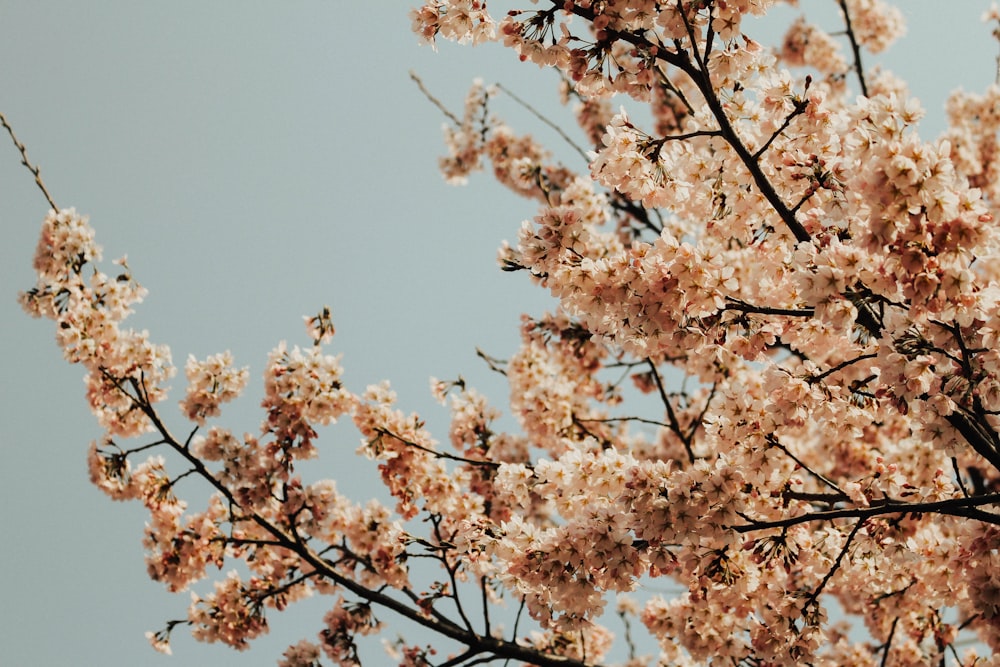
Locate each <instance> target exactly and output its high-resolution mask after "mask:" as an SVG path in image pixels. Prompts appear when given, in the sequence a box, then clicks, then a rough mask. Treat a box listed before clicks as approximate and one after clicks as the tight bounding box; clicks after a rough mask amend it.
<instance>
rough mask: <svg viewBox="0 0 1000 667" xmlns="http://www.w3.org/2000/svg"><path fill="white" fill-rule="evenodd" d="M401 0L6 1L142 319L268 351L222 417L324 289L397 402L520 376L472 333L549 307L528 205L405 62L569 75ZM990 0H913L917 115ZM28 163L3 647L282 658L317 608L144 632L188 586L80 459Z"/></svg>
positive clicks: (41, 207)
mask: <svg viewBox="0 0 1000 667" xmlns="http://www.w3.org/2000/svg"><path fill="white" fill-rule="evenodd" d="M410 4H411V2H409V1H402V0H399V1H397V0H381V1H378V2H374V1H368V2H347V1H344V0H326V1H323V2H321V1H318V0H292V1H287V0H286V1H284V2H264V1H262V0H254V1H245V2H234V1H230V2H221V1H219V2H214V3H204V2H194V1H193V0H184V1H174V2H169V3H168V2H153V1H150V0H147V1H146V2H134V1H131V2H126V1H125V0H102V1H101V2H93V3H81V2H74V1H71V0H63V1H47V0H34V1H28V0H0V111H2V112H3V113H5V114H6V115H7V117H8V119H9V120H10V121H11V122H12V123H13V124H14V127H15V129H16V130H17V132H18V134H19V135H20V138H21V139H22V140H23V141H24V142H25V143H26V144H27V146H28V150H29V154H30V156H31V157H32V158H33V159H34V160H35V161H36V162H37V163H39V164H40V165H41V167H42V170H43V176H44V177H45V180H46V182H47V184H48V186H49V188H50V191H51V192H52V195H53V197H54V198H55V200H56V202H57V203H58V204H59V205H60V206H76V207H77V208H78V210H80V211H82V212H84V213H87V214H89V215H90V216H91V220H92V223H93V224H94V226H95V227H96V228H97V231H98V239H99V242H100V243H101V244H102V245H103V246H104V248H105V257H106V259H111V258H114V257H117V256H120V255H122V254H124V253H126V252H127V253H128V255H129V261H130V265H131V266H132V268H133V271H134V273H135V275H136V277H137V278H138V279H139V281H140V282H142V283H143V284H144V285H145V286H146V287H147V288H148V289H149V291H150V295H149V297H148V299H147V301H146V303H145V304H143V305H142V306H141V307H140V311H139V314H138V316H137V317H136V318H135V326H139V327H146V328H149V330H150V332H151V335H152V338H153V340H155V341H157V342H160V343H166V344H169V345H170V346H171V348H172V350H173V354H174V361H175V363H177V364H178V365H179V366H183V362H184V359H185V358H186V357H187V355H188V353H194V354H195V355H197V356H199V357H202V356H205V355H207V354H210V353H213V352H216V351H221V350H224V349H231V350H232V351H233V353H234V354H235V356H236V358H237V361H238V363H240V364H241V365H249V366H250V368H251V378H252V382H251V388H250V390H249V391H248V394H247V397H246V398H245V399H244V400H243V401H242V402H241V403H239V404H238V405H235V406H233V407H232V408H230V410H229V411H228V412H227V413H226V416H225V422H226V424H227V425H229V426H231V427H232V428H234V429H235V430H239V431H244V430H245V431H255V430H256V429H257V427H258V425H259V422H260V418H261V414H260V412H259V410H258V409H257V408H256V405H257V402H258V400H259V396H260V383H259V377H260V369H261V368H262V365H263V362H264V360H265V359H266V355H267V352H268V351H269V350H270V349H271V347H272V346H273V345H274V344H275V343H277V342H278V341H280V340H282V339H287V340H289V341H290V342H292V343H296V342H297V343H305V342H306V341H305V338H304V332H303V329H302V325H301V316H302V315H304V314H307V313H313V312H315V311H316V310H317V309H318V308H319V307H321V306H322V305H323V304H325V303H328V304H330V305H331V306H332V308H333V313H334V318H335V321H336V324H337V329H338V333H337V336H336V338H335V339H334V343H333V346H332V349H334V350H337V351H342V352H343V353H344V360H343V364H344V366H345V368H346V374H345V380H346V382H347V384H348V385H349V387H350V388H351V389H354V390H361V389H362V388H363V387H364V386H365V385H366V384H368V383H370V382H377V381H379V380H381V379H385V378H389V379H391V380H392V381H393V385H394V387H395V388H396V389H397V391H398V392H399V394H400V398H401V405H402V407H404V409H406V410H417V411H420V412H421V413H422V414H423V415H424V416H425V417H427V418H428V421H429V423H430V425H431V426H432V427H436V432H437V433H438V434H439V437H440V438H441V439H446V437H447V436H446V432H445V430H444V425H445V424H446V415H445V413H444V412H443V411H442V410H441V409H440V408H438V407H437V406H436V404H435V403H433V401H432V400H431V399H430V397H429V396H428V393H427V379H428V376H430V375H437V376H439V377H443V378H450V377H455V376H456V375H457V374H458V373H463V374H464V375H465V376H466V377H467V378H469V379H470V380H472V382H473V384H475V385H477V386H479V387H480V388H482V389H484V390H485V391H486V393H488V394H489V395H491V397H492V398H493V399H494V402H495V403H496V404H498V405H501V406H502V405H503V404H504V403H505V393H506V392H505V389H504V387H503V386H502V385H501V384H499V383H498V382H497V381H496V379H495V377H493V376H491V374H489V373H488V372H487V371H486V370H485V368H484V367H483V365H482V364H481V363H480V362H478V361H477V359H476V357H475V347H476V346H480V347H482V348H483V349H485V350H487V351H489V352H491V353H493V354H496V355H498V356H502V357H506V356H508V355H509V354H510V353H511V351H512V350H513V349H514V347H515V345H516V341H517V325H518V316H519V314H520V313H521V312H531V313H535V314H537V313H539V312H541V311H542V310H543V309H545V308H546V307H547V305H548V304H549V301H548V299H547V297H546V296H545V295H543V294H541V293H539V292H538V291H537V290H535V289H533V288H531V287H529V285H528V283H527V280H526V278H525V277H524V276H523V275H520V274H513V275H508V274H502V273H501V272H500V271H499V270H497V269H496V267H495V263H494V258H495V253H496V248H497V246H498V245H499V242H500V241H501V240H502V239H505V238H506V239H512V238H513V237H514V234H515V233H516V229H517V227H518V225H519V223H520V221H521V220H522V219H524V218H526V217H530V216H531V215H532V214H533V206H532V205H530V204H528V203H525V202H519V201H518V200H516V199H514V198H513V197H512V196H509V195H507V194H506V193H505V192H503V191H502V190H501V189H500V188H499V187H498V186H495V185H493V184H492V183H491V182H490V180H489V178H488V177H486V176H485V175H481V176H480V177H478V178H473V180H472V183H471V184H470V185H469V186H467V187H465V188H452V187H449V186H446V185H445V184H444V183H443V181H442V179H441V177H440V176H439V175H438V173H437V170H436V159H437V156H438V155H439V154H440V153H441V150H442V142H441V136H440V126H441V123H442V120H443V119H442V117H441V115H440V113H439V112H438V111H437V110H436V109H435V108H434V107H433V106H432V105H430V104H429V103H428V102H427V101H426V100H424V99H423V97H422V96H421V95H420V93H419V92H418V91H417V89H416V87H415V86H414V85H413V83H412V82H411V81H410V80H409V76H408V71H409V70H410V69H411V68H412V69H415V70H417V71H418V72H419V73H420V74H421V75H422V76H423V78H424V80H425V81H426V83H427V85H428V87H430V88H431V89H432V90H433V91H434V92H435V93H436V94H437V95H438V96H439V97H440V98H441V99H442V101H444V102H445V103H446V104H448V105H449V106H450V107H452V108H453V109H456V110H460V108H461V102H462V98H463V96H464V92H465V90H466V89H467V86H468V84H469V82H470V81H471V79H472V78H473V77H474V76H477V75H481V76H483V77H484V79H486V80H487V81H489V82H493V81H499V82H502V83H503V84H504V85H505V86H507V87H509V88H511V89H512V90H514V91H515V92H517V93H519V94H520V95H522V96H523V97H527V98H529V99H531V100H532V102H533V103H537V106H539V107H541V108H545V109H548V110H549V112H550V113H551V114H552V116H553V118H554V119H555V120H560V121H563V122H565V121H566V119H568V118H569V115H568V114H567V113H565V111H563V112H560V110H559V109H558V107H557V106H556V104H555V101H554V100H555V95H554V92H552V91H553V88H552V86H551V84H553V83H554V81H555V79H554V77H552V76H551V75H550V74H546V73H544V72H540V71H539V70H538V69H537V68H535V67H534V66H524V65H520V64H519V63H517V62H516V58H515V57H514V56H513V55H512V54H510V53H509V52H506V51H502V50H500V49H498V48H495V47H491V48H485V49H476V50H472V49H468V48H464V49H459V48H447V47H443V48H442V49H441V52H440V53H438V54H435V53H434V52H432V51H431V50H430V49H429V48H426V47H418V46H417V44H416V38H415V37H414V36H412V35H411V34H410V32H409V19H408V17H407V9H408V7H409V6H410ZM525 4H527V2H525ZM800 4H801V5H802V8H808V7H810V6H813V5H823V6H824V7H830V6H833V5H834V3H833V2H832V0H826V1H824V2H820V0H803V1H802V2H801V3H800ZM945 4H947V6H948V9H947V11H945V10H943V9H942V8H943V7H944V6H945ZM988 4H989V3H988V2H980V1H973V0H967V1H962V2H953V3H939V2H933V1H931V0H920V1H917V0H910V2H907V3H905V9H906V11H907V14H908V15H909V19H910V35H909V36H908V37H907V38H906V39H905V40H904V41H903V43H901V44H900V45H897V46H896V47H895V48H894V49H893V50H892V51H891V52H890V54H888V56H887V58H886V62H887V64H888V66H889V67H890V68H892V69H894V70H895V71H897V72H900V73H902V74H903V75H904V77H906V78H908V79H909V80H910V82H911V87H912V89H913V91H914V92H915V93H916V95H917V96H918V97H920V98H921V99H922V100H923V101H924V104H925V106H926V107H927V109H928V111H929V118H928V122H927V123H926V124H925V127H927V128H928V131H927V132H925V133H924V134H925V136H928V137H930V136H933V135H934V134H936V133H937V132H938V131H939V130H940V128H941V127H942V116H943V114H942V112H941V108H942V104H943V99H944V97H943V96H944V94H945V92H946V91H947V90H948V89H950V88H951V87H953V86H956V85H964V86H965V87H967V88H968V89H972V90H980V89H982V88H984V87H985V86H987V85H988V84H989V83H990V82H992V80H993V76H994V72H995V64H994V60H993V59H994V56H995V53H996V47H995V43H993V42H992V41H991V39H990V37H989V29H988V28H987V27H985V26H983V25H982V24H980V23H979V15H980V14H981V13H982V11H983V10H984V9H985V8H986V7H987V6H988ZM501 108H502V109H503V110H504V111H505V116H507V117H508V118H509V120H510V122H511V124H512V125H513V126H514V127H515V128H517V129H522V130H530V131H532V132H533V133H535V134H536V135H538V136H541V137H543V138H544V140H545V141H546V142H547V143H549V144H550V145H556V144H557V143H558V138H556V137H555V135H554V133H552V132H551V131H547V130H545V129H544V128H542V127H541V125H540V124H539V123H538V122H536V121H534V120H533V119H532V118H531V117H530V116H529V115H528V114H526V113H525V112H524V111H523V110H519V109H518V108H516V107H514V106H511V105H509V104H505V105H503V106H502V107H501ZM507 112H509V113H507ZM560 114H561V115H560ZM18 162H19V158H18V155H17V153H16V151H15V150H14V148H13V147H12V146H11V145H10V143H9V142H8V141H7V140H6V138H5V137H0V225H2V228H3V230H4V232H5V242H4V243H2V244H0V285H2V286H3V290H2V294H0V297H2V298H0V331H2V340H3V341H4V342H5V343H6V344H7V347H8V352H7V354H5V355H3V356H2V357H0V376H2V377H3V378H4V382H3V383H2V385H0V420H2V426H3V430H2V434H0V448H2V452H3V454H4V458H3V464H2V466H0V503H2V506H3V511H2V514H0V529H2V531H3V538H2V541H0V545H2V546H0V571H2V572H3V594H2V595H0V662H2V663H3V664H4V665H15V666H20V665H43V666H48V665H52V666H56V665H90V664H93V665H97V664H101V665H108V666H110V667H116V666H126V665H138V664H163V665H167V664H173V665H185V666H188V665H226V664H240V665H245V666H247V667H249V666H251V665H253V666H256V665H272V664H274V662H275V660H276V659H277V657H278V656H279V655H280V653H281V651H282V650H283V649H284V647H285V646H287V645H288V644H289V643H294V642H295V641H297V640H298V639H300V638H302V637H310V638H312V637H313V636H314V635H315V632H316V631H317V630H318V629H319V628H320V622H321V617H322V604H318V605H317V604H313V603H309V606H308V607H306V608H303V609H296V610H294V611H292V612H288V613H285V614H272V615H271V617H270V620H271V624H272V633H271V635H270V636H268V637H266V638H264V639H262V640H260V641H259V642H258V643H257V644H256V645H255V647H254V648H253V649H252V650H251V651H250V652H249V653H247V654H236V653H234V652H232V651H229V650H228V649H224V648H221V647H217V646H215V647H213V646H209V645H204V644H199V643H196V642H194V641H193V640H191V639H190V637H188V636H187V634H186V632H185V631H181V632H179V635H178V636H177V637H176V639H175V642H174V652H175V656H174V657H173V658H172V659H170V658H163V657H161V656H158V655H157V654H155V653H153V652H152V650H151V649H149V648H148V644H147V642H146V640H145V638H144V636H143V633H144V631H146V630H155V629H158V628H160V627H161V626H162V623H163V621H165V620H167V619H170V618H179V617H182V616H183V615H184V612H185V609H186V607H187V604H188V597H187V595H186V594H183V595H179V596H173V595H169V594H167V593H166V592H164V591H163V590H162V588H161V587H160V586H159V585H157V584H155V583H152V582H150V581H149V580H148V579H147V577H146V574H145V565H144V563H143V559H142V550H141V546H140V540H141V537H142V526H143V523H144V520H145V517H144V511H143V510H142V508H141V507H140V506H137V505H119V504H112V503H111V502H110V501H108V500H107V499H106V498H105V497H104V496H102V495H101V494H100V493H99V492H98V491H97V490H96V489H94V488H92V487H91V486H90V484H89V482H88V481H87V474H86V464H85V453H86V449H87V446H88V443H89V442H90V440H92V439H94V438H95V437H98V436H99V435H100V431H99V429H98V427H97V425H96V423H95V422H94V421H93V419H92V418H91V416H90V415H89V413H88V412H87V410H86V408H85V404H84V400H83V384H82V382H81V370H80V369H79V368H74V367H69V366H67V365H66V364H64V363H63V362H62V361H61V358H60V355H59V352H58V350H57V349H56V347H55V345H54V344H53V342H52V338H53V334H52V329H51V326H50V325H49V324H48V323H43V322H40V321H33V320H29V319H28V318H27V317H26V316H24V315H22V314H21V312H20V311H19V309H18V307H17V305H16V303H15V294H16V292H17V291H18V290H21V289H24V288H27V287H29V286H30V285H31V284H32V281H33V278H32V275H31V270H30V261H31V256H32V252H33V249H34V246H35V242H36V238H37V236H36V235H37V230H38V226H39V222H40V221H41V219H42V217H43V216H44V214H45V211H46V209H47V205H46V204H45V202H44V200H43V199H42V197H41V195H40V193H39V192H38V191H37V190H36V189H35V187H34V184H33V183H32V179H31V176H30V175H29V174H28V172H27V171H25V170H24V169H23V168H22V167H20V166H19V164H18ZM574 166H577V167H579V166H580V165H574ZM173 385H174V387H175V397H174V398H173V400H171V404H168V405H167V407H166V414H167V415H168V417H169V418H171V419H173V420H174V422H173V423H174V424H175V425H176V426H177V427H178V428H181V426H182V425H183V424H182V422H181V420H180V419H179V413H176V412H174V409H173V407H172V404H173V403H174V401H175V400H177V399H179V398H180V396H179V394H180V393H181V391H182V388H183V378H182V377H178V378H177V379H176V380H175V381H174V383H173ZM324 435H325V436H326V437H325V439H324V441H323V442H322V443H321V448H322V450H323V459H322V466H323V467H322V470H321V471H320V472H321V473H322V474H323V475H324V476H330V477H334V478H337V479H338V480H339V483H340V487H341V489H342V490H344V491H348V492H351V493H352V495H353V496H354V497H355V498H357V499H364V498H367V497H368V496H369V495H370V493H371V491H370V486H366V480H368V479H369V478H368V477H366V474H367V472H368V471H370V469H371V468H370V464H369V463H368V462H366V461H362V460H360V459H356V458H355V457H353V451H354V449H355V447H356V446H357V444H358V443H357V436H356V434H355V433H354V432H353V431H352V430H351V429H349V428H345V429H340V430H334V431H332V432H330V433H326V434H324ZM182 492H183V491H182ZM202 590H204V589H202ZM319 602H320V603H322V602H323V601H319ZM385 620H387V621H390V622H391V621H393V620H394V619H393V618H392V617H391V616H389V615H385ZM380 660H381V658H380V657H376V659H374V660H373V661H372V662H371V663H370V664H374V665H377V664H380Z"/></svg>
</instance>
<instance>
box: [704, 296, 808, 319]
mask: <svg viewBox="0 0 1000 667" xmlns="http://www.w3.org/2000/svg"><path fill="white" fill-rule="evenodd" d="M723 310H736V311H740V312H743V313H755V314H758V315H785V316H788V317H812V316H813V315H815V314H816V309H815V308H770V307H768V306H755V305H753V304H751V303H747V302H746V301H743V300H741V299H736V298H733V297H731V296H729V297H726V306H725V308H724V309H723Z"/></svg>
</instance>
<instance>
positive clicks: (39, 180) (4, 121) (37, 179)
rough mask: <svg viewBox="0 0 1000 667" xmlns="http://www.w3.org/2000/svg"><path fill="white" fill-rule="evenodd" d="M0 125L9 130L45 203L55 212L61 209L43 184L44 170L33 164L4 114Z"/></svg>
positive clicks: (0, 116)
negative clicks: (43, 196)
mask: <svg viewBox="0 0 1000 667" xmlns="http://www.w3.org/2000/svg"><path fill="white" fill-rule="evenodd" d="M0 125H3V126H4V129H6V130H7V134H9V135H10V139H11V141H13V142H14V146H16V147H17V150H18V151H20V153H21V164H23V165H24V166H25V167H27V168H28V171H30V172H31V173H32V175H34V177H35V185H37V186H38V189H39V190H41V191H42V194H43V195H45V201H47V202H48V203H49V206H51V207H52V210H53V211H58V210H59V207H58V206H56V203H55V201H53V200H52V195H50V194H49V191H48V189H47V188H46V187H45V183H44V182H42V170H41V169H39V168H38V167H37V166H36V165H34V164H32V163H31V160H29V159H28V151H27V149H26V148H25V147H24V144H22V143H21V142H20V141H19V140H18V138H17V135H15V134H14V128H12V127H11V126H10V123H8V122H7V117H6V116H4V115H3V114H2V113H0Z"/></svg>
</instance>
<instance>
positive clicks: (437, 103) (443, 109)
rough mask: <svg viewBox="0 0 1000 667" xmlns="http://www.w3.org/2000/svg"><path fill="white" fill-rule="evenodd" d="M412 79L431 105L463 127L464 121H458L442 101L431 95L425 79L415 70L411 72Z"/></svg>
mask: <svg viewBox="0 0 1000 667" xmlns="http://www.w3.org/2000/svg"><path fill="white" fill-rule="evenodd" d="M410 78H411V79H413V81H414V83H416V84H417V88H419V89H420V92H421V93H423V94H424V97H426V98H427V99H428V100H429V101H430V103H431V104H433V105H434V106H436V107H437V108H438V109H440V110H441V113H443V114H444V115H445V116H447V117H448V120H450V121H451V122H453V123H454V124H455V125H458V126H460V127H461V125H462V121H460V120H459V119H458V116H456V115H455V114H453V113H452V112H451V111H449V110H448V107H446V106H445V105H444V104H442V103H441V100H439V99H438V98H436V97H434V96H433V95H431V91H429V90H427V87H426V86H425V85H424V82H423V79H421V78H420V77H419V76H417V73H416V72H414V71H413V70H410Z"/></svg>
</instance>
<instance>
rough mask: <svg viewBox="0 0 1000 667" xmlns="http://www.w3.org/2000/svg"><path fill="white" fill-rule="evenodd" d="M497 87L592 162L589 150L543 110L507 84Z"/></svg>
mask: <svg viewBox="0 0 1000 667" xmlns="http://www.w3.org/2000/svg"><path fill="white" fill-rule="evenodd" d="M496 87H497V88H499V89H500V90H502V91H503V92H505V93H507V94H508V95H510V97H511V99H512V100H514V101H515V102H517V103H518V104H520V105H521V106H522V107H524V108H525V109H526V110H527V111H528V112H530V113H531V114H532V115H533V116H534V117H535V118H537V119H538V120H540V121H542V122H543V123H545V124H546V125H548V126H549V127H551V128H552V129H553V130H555V131H556V133H557V134H558V135H559V136H560V137H562V139H563V141H565V142H566V143H567V144H569V145H570V146H571V147H572V148H573V150H575V151H576V152H577V153H579V154H580V157H582V158H583V159H584V160H585V161H586V162H588V163H589V162H590V158H589V157H587V152H586V151H585V150H583V149H582V148H580V146H578V145H577V143H576V142H575V141H573V140H572V139H570V137H569V135H568V134H566V133H565V132H564V131H563V129H562V128H561V127H559V126H558V125H556V124H555V123H553V122H552V121H551V120H549V119H548V118H546V117H545V116H543V115H542V114H541V112H539V111H538V110H537V109H535V108H534V107H533V106H531V105H530V104H528V103H527V102H525V101H524V100H523V99H521V98H520V97H518V96H517V95H516V94H514V93H513V92H512V91H511V90H510V89H509V88H507V87H505V86H503V85H501V84H499V83H498V84H496Z"/></svg>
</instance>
